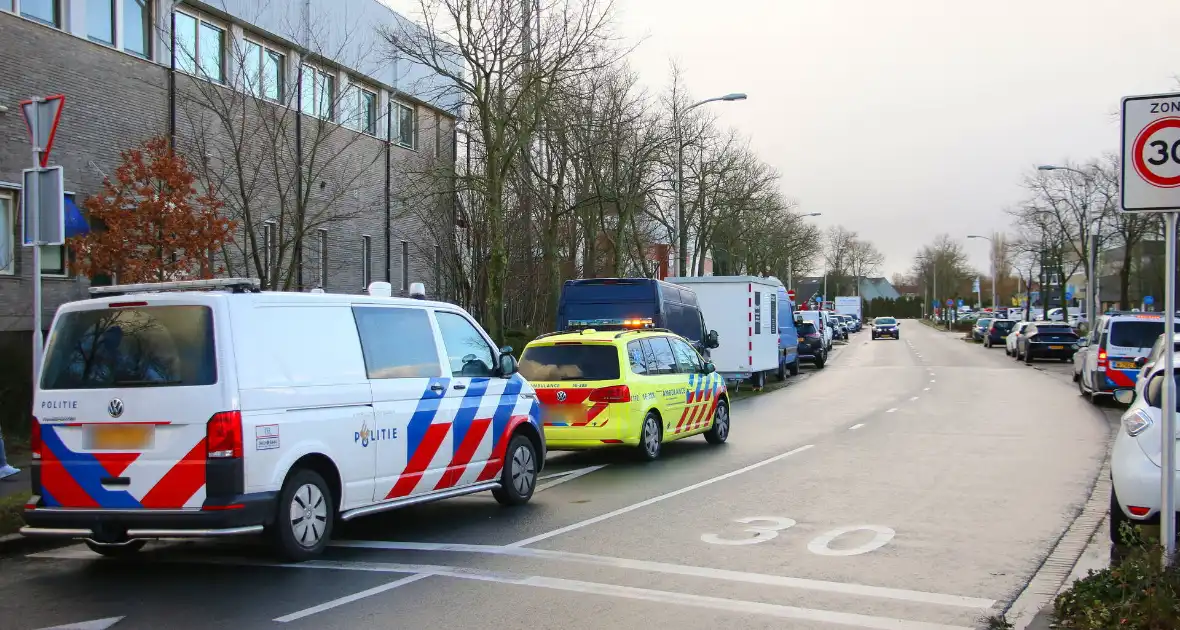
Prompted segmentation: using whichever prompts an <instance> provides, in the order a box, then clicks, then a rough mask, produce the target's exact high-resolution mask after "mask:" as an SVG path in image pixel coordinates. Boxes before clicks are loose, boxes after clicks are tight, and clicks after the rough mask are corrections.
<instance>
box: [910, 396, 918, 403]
mask: <svg viewBox="0 0 1180 630" xmlns="http://www.w3.org/2000/svg"><path fill="white" fill-rule="evenodd" d="M917 399H918V397H917V396H910V402H914V401H915V400H917Z"/></svg>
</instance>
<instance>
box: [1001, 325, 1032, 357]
mask: <svg viewBox="0 0 1180 630" xmlns="http://www.w3.org/2000/svg"><path fill="white" fill-rule="evenodd" d="M1031 325H1032V322H1028V321H1018V322H1016V325H1015V326H1013V327H1012V331H1011V332H1009V333H1008V336H1006V337H1004V354H1006V355H1008V356H1010V357H1015V356H1016V347H1017V346H1018V345H1019V344H1020V336H1021V335H1023V334H1024V331H1025V329H1027V328H1028V327H1029V326H1031Z"/></svg>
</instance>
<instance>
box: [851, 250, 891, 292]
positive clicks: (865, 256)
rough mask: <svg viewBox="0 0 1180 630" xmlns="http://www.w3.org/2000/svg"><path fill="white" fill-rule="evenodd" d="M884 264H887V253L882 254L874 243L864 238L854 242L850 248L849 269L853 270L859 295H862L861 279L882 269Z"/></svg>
mask: <svg viewBox="0 0 1180 630" xmlns="http://www.w3.org/2000/svg"><path fill="white" fill-rule="evenodd" d="M883 264H885V254H882V253H881V252H880V250H878V249H877V248H876V246H874V245H873V244H872V243H870V242H868V241H866V240H862V239H856V240H855V241H853V242H852V244H851V246H850V247H849V250H848V269H849V271H851V272H852V278H853V282H854V283H855V285H856V294H857V295H860V281H861V279H862V278H867V277H869V276H872V275H873V274H875V273H877V272H878V271H880V270H881V265H883Z"/></svg>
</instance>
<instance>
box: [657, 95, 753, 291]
mask: <svg viewBox="0 0 1180 630" xmlns="http://www.w3.org/2000/svg"><path fill="white" fill-rule="evenodd" d="M744 100H746V95H745V94H743V93H740V92H734V93H732V94H726V95H725V96H716V97H713V98H707V99H705V100H703V101H697V102H696V103H693V104H692V105H689V106H688V107H686V108H685V109H684V111H683V112H681V111H678V110H677V108H673V109H672V124H673V126H674V127H675V128H676V231H677V232H678V235H677V236H678V241H679V249H680V251H678V252H677V253H676V258H677V259H678V260H679V262H677V264H676V269H677V273H678V275H679V276H680V277H682V278H684V277H687V276H688V230H687V229H686V225H685V222H684V181H683V180H684V140H683V138H682V137H681V133H680V117H681V116H682V115H684V114H686V113H688V112H690V111H692V110H693V109H696V108H697V107H700V106H701V105H704V104H705V103H712V102H714V101H744Z"/></svg>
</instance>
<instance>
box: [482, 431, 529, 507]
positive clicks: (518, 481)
mask: <svg viewBox="0 0 1180 630" xmlns="http://www.w3.org/2000/svg"><path fill="white" fill-rule="evenodd" d="M505 453H507V456H506V457H505V459H504V469H503V471H501V473H500V487H499V488H496V489H494V490H492V496H493V497H495V498H496V501H499V502H500V505H524V504H525V503H528V502H529V499H531V498H533V490H535V489H536V488H537V450H536V449H535V448H533V442H532V440H530V439H528V437H526V436H524V435H521V434H519V433H517V434H516V435H514V436H512V441H511V442H509V443H508V450H506V451H505Z"/></svg>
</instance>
